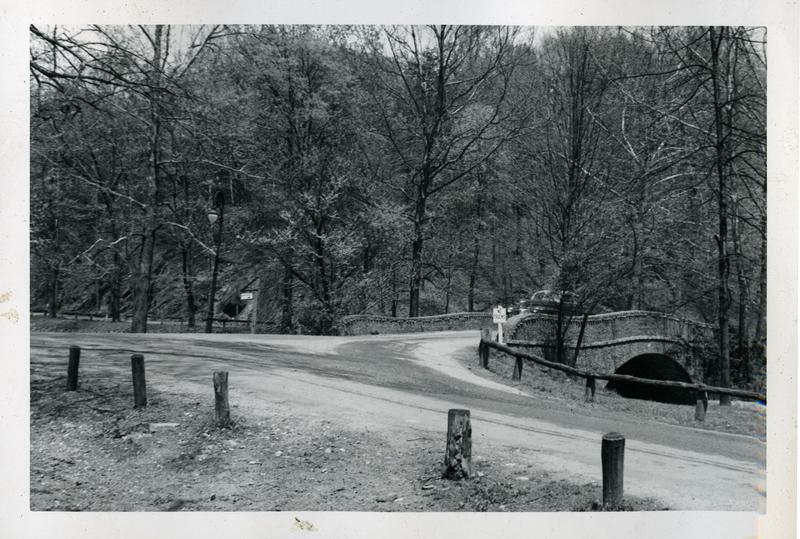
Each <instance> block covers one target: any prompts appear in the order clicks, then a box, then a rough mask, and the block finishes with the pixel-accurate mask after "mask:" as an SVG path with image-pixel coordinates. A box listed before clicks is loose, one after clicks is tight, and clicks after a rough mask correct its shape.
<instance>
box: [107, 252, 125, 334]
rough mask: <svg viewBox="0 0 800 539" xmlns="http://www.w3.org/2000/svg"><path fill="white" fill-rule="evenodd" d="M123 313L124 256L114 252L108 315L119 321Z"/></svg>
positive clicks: (114, 320) (112, 319)
mask: <svg viewBox="0 0 800 539" xmlns="http://www.w3.org/2000/svg"><path fill="white" fill-rule="evenodd" d="M121 314H122V257H121V256H120V255H119V253H117V252H114V269H113V270H111V279H110V281H109V293H108V315H109V317H110V318H111V321H112V322H119V321H120V319H121Z"/></svg>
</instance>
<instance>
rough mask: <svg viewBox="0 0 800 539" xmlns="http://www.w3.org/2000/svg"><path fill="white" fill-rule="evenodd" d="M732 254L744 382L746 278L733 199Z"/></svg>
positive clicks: (747, 375) (746, 367)
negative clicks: (737, 298)
mask: <svg viewBox="0 0 800 539" xmlns="http://www.w3.org/2000/svg"><path fill="white" fill-rule="evenodd" d="M731 232H732V233H733V256H734V260H735V261H736V282H737V285H738V292H739V301H738V305H737V307H738V314H739V316H738V323H739V327H738V329H737V332H736V354H737V355H738V358H739V361H740V364H741V375H742V378H743V379H744V381H745V382H749V381H750V353H749V350H748V346H747V345H748V343H749V342H750V339H749V338H748V335H747V296H748V294H747V279H746V277H745V274H744V263H743V260H742V257H743V256H744V255H743V253H742V243H741V238H740V237H739V204H738V201H734V215H733V228H732V230H731Z"/></svg>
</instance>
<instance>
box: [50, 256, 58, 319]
mask: <svg viewBox="0 0 800 539" xmlns="http://www.w3.org/2000/svg"><path fill="white" fill-rule="evenodd" d="M58 281H59V271H58V266H53V267H52V268H51V269H50V283H49V284H50V286H48V287H47V293H48V304H47V315H48V316H49V317H50V318H55V317H56V313H57V312H58Z"/></svg>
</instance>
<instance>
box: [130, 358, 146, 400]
mask: <svg viewBox="0 0 800 539" xmlns="http://www.w3.org/2000/svg"><path fill="white" fill-rule="evenodd" d="M131 373H132V374H133V406H134V407H136V408H138V407H139V406H147V387H146V385H145V381H144V356H143V355H142V354H133V355H132V356H131Z"/></svg>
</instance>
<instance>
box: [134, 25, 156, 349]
mask: <svg viewBox="0 0 800 539" xmlns="http://www.w3.org/2000/svg"><path fill="white" fill-rule="evenodd" d="M162 32H163V26H162V25H157V26H156V29H155V33H154V37H153V60H152V64H151V68H152V72H151V75H150V77H149V79H150V80H149V87H150V88H149V92H150V95H149V100H150V140H149V144H150V163H149V165H150V183H149V186H148V187H149V189H148V190H149V192H148V204H147V206H146V208H145V210H144V213H145V216H144V233H143V234H142V235H143V237H144V239H143V241H142V246H141V249H140V252H139V262H138V264H137V265H136V274H135V278H134V283H133V319H132V321H131V333H146V332H147V313H148V311H149V310H150V286H151V278H152V271H153V253H154V250H155V244H156V229H157V224H158V216H157V213H156V212H157V207H158V202H159V200H158V198H159V187H160V183H161V167H160V164H159V161H160V160H161V110H160V103H159V92H160V91H161V89H160V85H161V75H160V73H161V69H162V67H163V66H162V58H161V41H162Z"/></svg>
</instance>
